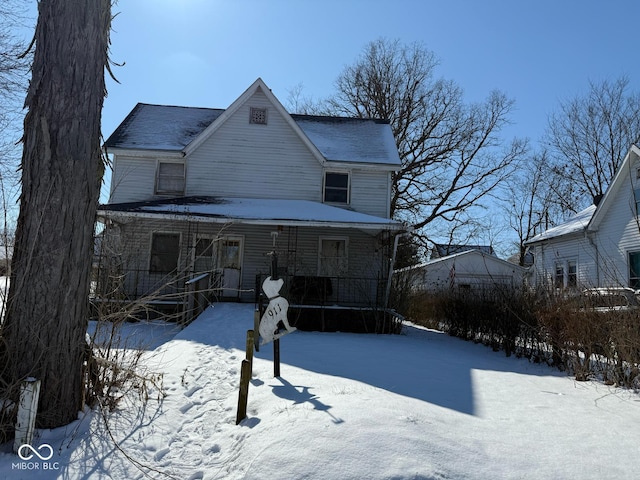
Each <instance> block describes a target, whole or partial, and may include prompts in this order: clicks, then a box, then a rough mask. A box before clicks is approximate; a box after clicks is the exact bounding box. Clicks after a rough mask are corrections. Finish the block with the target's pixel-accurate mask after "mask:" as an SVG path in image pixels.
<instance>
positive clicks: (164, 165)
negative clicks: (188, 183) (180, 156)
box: [156, 162, 184, 194]
mask: <svg viewBox="0 0 640 480" xmlns="http://www.w3.org/2000/svg"><path fill="white" fill-rule="evenodd" d="M156 193H157V194H183V193H184V163H182V162H158V177H157V179H156Z"/></svg>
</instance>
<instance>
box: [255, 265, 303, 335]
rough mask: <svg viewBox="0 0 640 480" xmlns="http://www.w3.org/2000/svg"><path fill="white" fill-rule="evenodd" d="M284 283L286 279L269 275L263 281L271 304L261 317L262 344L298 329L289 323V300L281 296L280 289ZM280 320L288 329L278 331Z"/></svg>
mask: <svg viewBox="0 0 640 480" xmlns="http://www.w3.org/2000/svg"><path fill="white" fill-rule="evenodd" d="M283 284H284V280H282V279H281V278H279V279H277V280H273V279H272V278H271V277H267V278H266V279H265V281H264V282H262V291H263V292H264V294H265V295H266V296H267V298H268V299H269V305H267V309H266V310H265V312H264V315H262V318H261V319H260V337H261V338H262V341H261V342H260V345H264V344H265V343H269V342H272V341H273V340H276V339H277V338H280V337H282V336H283V335H286V334H287V333H291V332H294V331H295V330H296V328H295V327H292V326H291V325H289V320H288V319H287V310H288V309H289V302H288V301H287V299H286V298H284V297H281V296H280V289H281V288H282V285H283ZM280 322H282V324H283V325H284V328H286V331H282V332H279V331H278V323H280Z"/></svg>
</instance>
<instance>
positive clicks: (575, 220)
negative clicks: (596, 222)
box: [525, 205, 596, 245]
mask: <svg viewBox="0 0 640 480" xmlns="http://www.w3.org/2000/svg"><path fill="white" fill-rule="evenodd" d="M595 211H596V206H595V205H589V206H588V207H587V208H585V209H584V210H582V211H580V212H578V213H576V214H575V215H574V216H573V217H571V218H570V219H569V220H567V221H566V222H564V223H561V224H560V225H556V226H555V227H552V228H550V229H548V230H545V231H544V232H542V233H539V234H538V235H536V236H535V237H533V238H530V239H529V240H527V241H526V242H525V243H526V244H527V245H529V244H532V243H538V242H542V241H544V240H549V239H550V238H557V237H562V236H564V235H571V234H574V233H579V232H584V231H585V230H586V228H587V225H589V222H590V221H591V217H592V216H593V214H594V212H595Z"/></svg>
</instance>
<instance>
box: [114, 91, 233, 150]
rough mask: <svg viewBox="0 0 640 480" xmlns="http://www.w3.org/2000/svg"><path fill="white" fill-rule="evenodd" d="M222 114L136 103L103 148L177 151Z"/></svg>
mask: <svg viewBox="0 0 640 480" xmlns="http://www.w3.org/2000/svg"><path fill="white" fill-rule="evenodd" d="M223 112H224V110H222V109H213V108H195V107H174V106H166V105H149V104H145V103H138V104H137V105H136V106H135V107H134V109H133V110H132V111H131V113H130V114H129V115H128V116H127V118H125V119H124V121H123V122H122V123H121V124H120V125H119V126H118V128H116V130H115V132H113V134H112V135H111V136H110V137H109V138H108V139H107V141H106V142H105V143H104V146H105V147H107V148H124V149H140V150H174V151H178V152H179V151H181V150H182V149H183V148H184V147H186V146H187V145H188V144H189V143H190V142H191V141H192V140H193V139H194V138H195V137H197V136H198V135H199V134H200V133H201V132H202V131H203V130H204V129H205V128H207V126H209V125H210V124H211V122H213V121H214V120H215V119H216V118H218V117H219V116H220V115H221V114H222V113H223Z"/></svg>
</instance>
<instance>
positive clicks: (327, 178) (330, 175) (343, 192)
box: [324, 172, 349, 203]
mask: <svg viewBox="0 0 640 480" xmlns="http://www.w3.org/2000/svg"><path fill="white" fill-rule="evenodd" d="M324 201H325V202H326V203H349V174H348V173H344V172H325V174H324Z"/></svg>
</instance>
